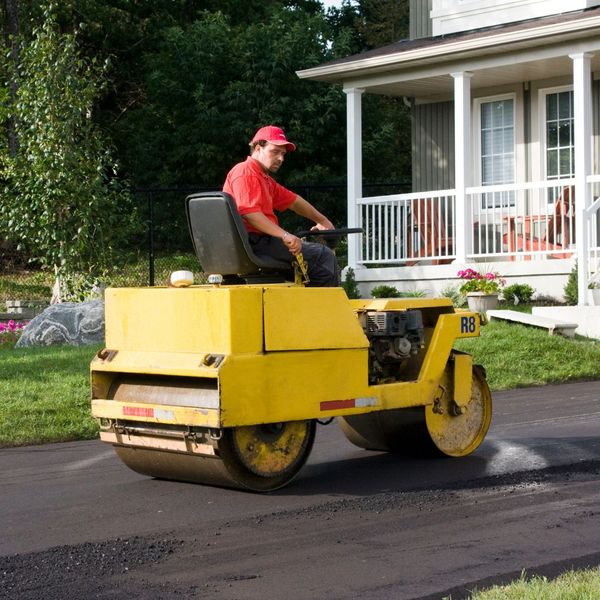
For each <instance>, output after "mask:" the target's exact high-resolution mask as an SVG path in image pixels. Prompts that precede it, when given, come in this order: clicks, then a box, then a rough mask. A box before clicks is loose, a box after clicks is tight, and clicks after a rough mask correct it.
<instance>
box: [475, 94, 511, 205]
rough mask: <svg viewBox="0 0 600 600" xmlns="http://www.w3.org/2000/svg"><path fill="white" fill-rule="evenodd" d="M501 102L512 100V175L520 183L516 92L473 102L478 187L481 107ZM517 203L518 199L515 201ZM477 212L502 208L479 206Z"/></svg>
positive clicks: (476, 99) (486, 97) (478, 181)
mask: <svg viewBox="0 0 600 600" xmlns="http://www.w3.org/2000/svg"><path fill="white" fill-rule="evenodd" d="M502 100H512V101H513V107H514V113H513V120H514V122H513V127H514V140H513V143H514V174H515V183H516V182H518V181H521V178H522V175H523V173H521V165H522V164H523V161H522V160H520V154H521V148H522V138H523V127H522V118H521V117H520V114H521V112H522V111H521V103H520V102H519V95H518V94H517V93H516V92H509V93H505V94H497V95H493V96H482V97H480V98H475V99H474V100H473V140H472V143H473V146H472V147H473V148H474V150H475V151H474V153H473V163H474V164H473V167H474V168H473V172H474V173H475V177H476V181H477V184H476V185H478V186H481V185H483V184H482V181H481V180H482V175H483V174H482V170H481V154H482V147H481V105H482V104H487V103H490V102H498V101H502ZM515 201H516V202H518V199H515ZM478 210H479V211H480V212H482V213H500V212H502V210H503V209H502V208H501V207H499V206H493V207H484V206H480V207H479V208H478Z"/></svg>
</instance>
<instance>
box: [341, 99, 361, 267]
mask: <svg viewBox="0 0 600 600" xmlns="http://www.w3.org/2000/svg"><path fill="white" fill-rule="evenodd" d="M344 92H346V144H347V164H348V227H362V219H361V213H360V206H359V205H358V204H357V200H358V199H359V198H362V194H363V192H362V94H363V92H364V90H362V89H360V88H350V89H347V90H344ZM359 260H360V236H358V235H349V236H348V266H349V267H351V268H352V269H354V270H356V268H357V265H358V261H359Z"/></svg>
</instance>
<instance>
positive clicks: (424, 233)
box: [406, 198, 453, 266]
mask: <svg viewBox="0 0 600 600" xmlns="http://www.w3.org/2000/svg"><path fill="white" fill-rule="evenodd" d="M411 214H412V226H411V227H410V229H409V236H408V244H407V247H408V257H409V259H417V260H409V261H407V263H406V264H407V265H409V266H412V265H415V264H416V263H417V262H419V261H422V260H431V264H432V265H444V264H449V263H451V262H452V260H453V259H452V258H443V256H444V255H446V256H447V255H449V254H452V240H450V239H448V237H447V235H446V227H445V225H444V219H443V218H442V216H441V215H440V211H439V208H438V203H437V202H436V201H435V200H434V199H433V198H421V199H420V200H416V201H415V202H413V204H412V207H411ZM415 238H417V243H416V244H415ZM440 257H442V258H440Z"/></svg>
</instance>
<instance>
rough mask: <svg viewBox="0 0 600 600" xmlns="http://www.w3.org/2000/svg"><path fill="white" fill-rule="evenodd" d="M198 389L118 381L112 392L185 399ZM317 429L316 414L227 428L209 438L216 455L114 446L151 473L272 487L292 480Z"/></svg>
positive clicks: (141, 470)
mask: <svg viewBox="0 0 600 600" xmlns="http://www.w3.org/2000/svg"><path fill="white" fill-rule="evenodd" d="M194 393H195V388H194V387H193V386H190V387H189V388H186V387H185V386H181V385H178V386H173V385H169V384H161V383H158V382H154V383H153V384H152V385H149V384H146V383H145V382H143V381H134V382H127V381H119V382H117V383H116V385H114V386H113V388H112V389H111V393H110V395H111V397H112V398H113V399H114V400H117V401H118V400H129V401H131V400H136V401H138V402H143V401H144V400H146V401H150V399H152V398H156V395H157V394H158V395H162V396H163V397H167V398H169V397H173V398H179V402H178V403H180V402H181V397H182V396H183V397H185V396H186V395H187V394H190V395H193V394H194ZM315 431H316V421H314V420H306V421H287V422H283V423H266V424H261V425H250V426H244V427H231V428H226V429H223V430H222V431H221V432H220V433H221V435H220V437H216V438H212V439H211V440H210V443H211V444H212V446H213V450H214V456H211V455H200V454H186V453H183V452H171V451H165V450H161V449H156V448H143V447H134V446H127V445H119V444H115V445H114V448H115V451H116V452H117V454H118V456H119V458H120V459H121V460H122V461H123V462H124V463H125V464H126V465H127V466H128V467H129V468H130V469H133V470H134V471H137V472H138V473H141V474H143V475H148V476H150V477H157V478H160V479H174V480H178V481H190V482H194V483H205V484H212V485H223V486H227V487H235V488H242V489H245V490H252V491H255V492H270V491H273V490H276V489H278V488H281V487H283V486H284V485H286V484H288V483H289V482H290V481H291V480H292V479H293V478H294V477H295V476H296V474H297V473H298V471H299V470H300V469H301V468H302V466H303V465H304V463H305V462H306V459H307V458H308V455H309V454H310V451H311V449H312V446H313V443H314V439H315ZM156 436H157V437H160V433H158V432H157V434H156Z"/></svg>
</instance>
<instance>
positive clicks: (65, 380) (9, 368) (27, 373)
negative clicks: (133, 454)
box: [0, 346, 99, 447]
mask: <svg viewBox="0 0 600 600" xmlns="http://www.w3.org/2000/svg"><path fill="white" fill-rule="evenodd" d="M98 349H99V348H96V347H90V346H87V347H80V348H75V347H71V346H64V347H51V348H23V349H13V348H1V347H0V447H5V446H19V445H24V444H41V443H44V442H59V441H68V440H80V439H89V438H93V437H95V436H96V435H97V432H98V428H97V426H96V422H95V420H94V419H93V418H92V416H91V414H90V391H89V364H90V360H91V359H92V357H93V356H94V354H95V353H96V352H97V351H98Z"/></svg>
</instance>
